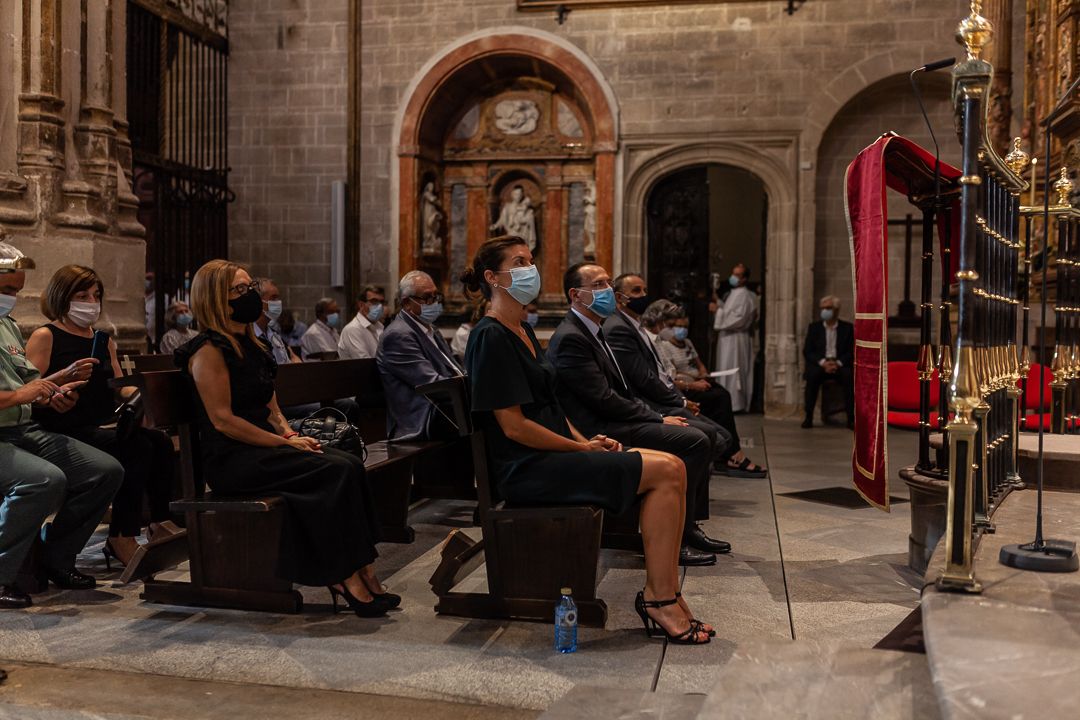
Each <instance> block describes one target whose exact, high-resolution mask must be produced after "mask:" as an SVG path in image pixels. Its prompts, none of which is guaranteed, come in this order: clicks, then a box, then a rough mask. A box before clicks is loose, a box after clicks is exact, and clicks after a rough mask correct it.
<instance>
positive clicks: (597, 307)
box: [589, 287, 615, 318]
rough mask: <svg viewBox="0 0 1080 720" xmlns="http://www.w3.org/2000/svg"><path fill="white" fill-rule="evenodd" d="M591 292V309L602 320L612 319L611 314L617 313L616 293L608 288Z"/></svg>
mask: <svg viewBox="0 0 1080 720" xmlns="http://www.w3.org/2000/svg"><path fill="white" fill-rule="evenodd" d="M590 292H591V293H592V302H591V303H590V304H589V309H590V310H592V311H593V312H594V313H596V314H597V315H599V316H600V317H602V318H606V317H611V314H612V313H614V312H615V291H614V290H612V289H611V288H609V287H608V288H604V289H603V290H590Z"/></svg>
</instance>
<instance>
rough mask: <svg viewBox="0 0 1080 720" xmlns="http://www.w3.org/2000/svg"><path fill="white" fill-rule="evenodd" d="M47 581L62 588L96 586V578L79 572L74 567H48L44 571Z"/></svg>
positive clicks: (76, 588) (82, 588) (77, 588)
mask: <svg viewBox="0 0 1080 720" xmlns="http://www.w3.org/2000/svg"><path fill="white" fill-rule="evenodd" d="M46 577H48V578H49V582H51V583H52V584H53V585H55V586H56V587H58V588H61V589H62V590H93V589H94V588H96V587H97V580H95V579H94V578H92V577H91V576H89V575H86V574H84V573H81V572H79V571H78V570H76V569H75V568H71V569H70V570H56V569H50V570H49V571H48V572H47V573H46Z"/></svg>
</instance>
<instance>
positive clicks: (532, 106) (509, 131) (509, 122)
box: [495, 100, 540, 135]
mask: <svg viewBox="0 0 1080 720" xmlns="http://www.w3.org/2000/svg"><path fill="white" fill-rule="evenodd" d="M539 120H540V108H538V107H537V106H536V103H534V102H533V101H532V100H503V101H502V102H500V103H499V104H498V105H496V106H495V127H497V128H498V129H499V130H501V131H502V132H503V133H504V134H506V135H528V134H530V133H532V132H534V131H535V130H536V123H537V122H538V121H539Z"/></svg>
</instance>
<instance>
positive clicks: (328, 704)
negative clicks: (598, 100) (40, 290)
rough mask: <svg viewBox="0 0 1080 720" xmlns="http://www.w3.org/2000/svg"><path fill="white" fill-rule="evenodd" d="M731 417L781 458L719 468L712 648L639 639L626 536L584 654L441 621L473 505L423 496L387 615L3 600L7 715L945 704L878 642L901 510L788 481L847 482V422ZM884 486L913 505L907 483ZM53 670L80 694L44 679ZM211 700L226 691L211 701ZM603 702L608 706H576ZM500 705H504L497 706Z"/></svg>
mask: <svg viewBox="0 0 1080 720" xmlns="http://www.w3.org/2000/svg"><path fill="white" fill-rule="evenodd" d="M739 425H740V430H741V432H742V434H743V437H744V445H745V446H746V450H747V452H748V453H749V454H750V455H751V457H752V458H753V459H755V460H756V461H758V462H761V463H767V464H768V465H769V467H770V470H771V473H770V478H768V479H761V480H741V479H732V478H727V477H722V476H714V477H713V479H712V487H711V490H712V503H711V511H712V518H711V519H710V520H709V521H708V523H707V524H706V529H707V530H708V532H709V533H710V534H711V535H713V536H715V537H722V538H725V539H729V540H731V541H732V543H733V545H734V552H733V553H732V554H731V555H729V556H722V557H721V558H720V561H719V562H718V563H717V565H716V566H714V567H710V568H691V569H689V570H688V571H687V572H686V573H685V576H684V584H683V590H684V592H685V594H686V597H687V598H688V600H689V601H691V602H692V603H693V605H694V608H695V610H696V612H697V614H698V616H699V617H702V618H705V619H707V620H709V621H710V622H712V623H713V624H715V625H716V626H717V628H718V635H717V637H716V638H715V639H714V640H713V642H712V643H711V644H709V645H708V646H706V647H696V648H687V647H677V646H666V645H665V644H664V643H662V642H658V641H649V640H646V639H645V638H644V636H643V634H642V632H641V628H640V623H639V620H638V618H637V616H636V615H635V614H634V612H633V609H632V606H631V603H632V598H633V595H634V593H635V592H636V591H637V590H638V589H639V588H640V587H641V583H642V579H643V573H642V570H641V560H640V557H638V556H636V555H634V554H632V553H627V552H619V551H604V553H603V557H602V559H601V562H602V568H601V577H602V580H601V583H600V586H599V589H598V593H599V595H600V596H601V597H603V598H605V599H606V600H607V602H608V607H609V620H608V625H607V627H606V628H604V629H602V630H596V629H584V628H583V629H582V630H581V632H580V635H579V650H578V652H577V653H575V654H573V655H568V656H563V655H558V654H557V653H554V652H552V650H551V634H552V630H551V627H550V625H547V624H538V623H523V622H497V621H475V620H465V619H459V618H449V617H440V616H437V615H435V614H434V612H433V610H432V608H433V605H434V597H433V596H432V594H431V592H430V589H429V587H428V584H427V580H428V578H429V577H430V575H431V572H432V570H433V569H434V567H435V565H436V564H437V560H438V550H437V545H438V543H439V542H440V541H441V540H442V539H443V538H444V537H445V536H446V533H447V532H448V531H449V530H450V529H452V528H454V527H464V528H466V531H467V532H471V533H475V532H477V531H476V530H474V529H471V528H468V525H469V520H470V516H471V508H470V507H469V506H468V505H467V504H465V503H458V502H451V501H438V502H427V503H422V504H420V505H418V506H417V507H416V508H415V509H414V513H413V526H414V527H415V528H416V530H417V540H416V542H415V543H413V544H411V545H384V546H381V547H380V551H381V552H382V558H381V559H380V565H381V568H382V573H383V575H384V578H385V579H386V581H387V583H388V584H389V585H391V586H392V588H393V589H394V590H395V591H396V592H399V593H401V594H402V595H403V596H404V602H403V605H402V608H401V610H400V611H397V612H395V613H393V614H392V615H391V616H390V617H388V618H386V619H383V620H374V621H372V620H360V619H358V618H355V617H347V616H345V615H337V616H335V615H332V614H331V613H330V612H329V597H328V596H327V594H326V591H325V590H320V589H307V590H305V600H306V602H307V607H306V609H305V612H304V613H303V614H302V615H298V616H286V615H272V614H253V613H240V612H233V611H225V610H197V609H191V608H178V607H167V606H161V605H149V604H146V603H142V602H141V601H139V599H138V590H139V588H138V587H137V586H116V585H114V584H112V583H109V582H105V583H103V584H102V585H101V586H100V587H99V588H98V589H97V590H96V591H91V592H82V593H77V592H58V593H49V594H45V595H42V596H39V597H38V598H36V605H35V607H34V608H33V609H32V610H30V611H28V612H6V613H3V614H2V615H0V667H5V668H8V670H9V673H10V677H9V679H8V681H7V682H6V683H4V684H3V685H0V720H2V719H3V718H6V717H20V718H21V717H31V716H33V717H42V718H45V717H50V718H51V717H95V718H97V717H108V718H114V717H115V718H120V717H123V718H127V717H156V718H172V717H178V718H179V717H190V715H185V714H184V713H183V712H182V709H183V707H184V703H183V701H182V698H183V697H185V696H186V695H190V696H191V697H192V699H193V700H192V701H193V702H196V701H197V702H198V705H199V707H201V708H203V710H202V712H201V713H199V714H198V715H197V716H199V717H219V716H221V717H225V715H226V714H228V715H230V716H233V715H235V713H234V712H232V711H231V710H230V711H229V712H228V713H226V710H227V709H229V708H231V709H232V710H235V708H236V707H237V705H236V703H241V702H242V698H243V697H244V693H243V692H242V691H240V690H237V688H247V689H248V691H249V693H250V698H251V701H252V703H259V704H260V705H262V702H261V701H260V700H259V699H258V698H266V699H269V698H271V697H273V703H274V705H275V707H290V706H294V707H295V708H296V710H297V711H296V713H294V714H293V715H289V716H290V717H308V716H309V714H310V716H311V717H315V716H316V714H317V716H318V717H345V716H349V713H347V712H343V708H345V707H346V706H350V705H351V706H352V707H353V708H354V709H355V708H357V707H359V708H375V707H378V708H379V711H378V712H377V713H376V715H377V716H378V717H425V718H432V719H434V718H440V717H444V716H445V717H489V716H496V715H497V716H499V717H534V716H536V715H538V714H540V713H546V716H547V717H567V718H569V717H598V716H605V715H607V716H621V717H634V716H635V715H634V712H637V713H638V714H641V715H642V716H644V715H648V714H651V713H654V712H657V711H658V708H662V709H665V715H664V716H665V717H672V718H676V717H696V716H701V717H748V716H751V715H757V716H758V717H770V716H771V714H769V713H766V714H761V713H760V712H757V713H755V712H753V711H752V710H751V707H752V706H754V704H755V703H758V705H759V706H760V703H761V702H762V698H763V696H764V695H766V694H768V695H769V696H770V697H772V696H773V695H774V694H775V691H776V688H777V687H778V683H780V684H783V685H785V686H786V685H791V684H795V685H798V684H802V683H801V682H799V681H797V677H801V678H803V680H805V681H806V682H814V683H818V686H819V687H820V689H821V691H822V693H823V694H822V695H821V698H825V697H828V695H829V694H830V693H828V692H826V691H827V688H828V687H829V686H828V683H838V684H837V685H836V687H837V688H840V689H843V688H847V686H848V685H851V686H852V687H855V686H859V687H863V688H864V689H865V688H867V687H878V688H880V690H881V691H880V692H878V693H876V694H875V693H871V695H872V696H866V697H863V695H860V694H859V693H850V692H848V691H847V690H842V692H845V693H846V695H845V697H846V698H847V700H848V703H849V704H851V705H852V713H853V714H851V715H850V716H851V717H860V716H861V715H860V713H863V712H864V711H865V712H872V714H873V716H874V717H882V718H892V717H895V718H907V717H919V718H922V717H933V714H932V712H931V710H928V709H926V708H922V707H921V706H919V705H918V703H917V702H916V701H915V700H913V699H912V698H915V697H919V696H921V695H920V691H921V690H922V689H925V688H927V687H929V678H928V675H927V674H926V662H925V658H924V656H921V655H914V654H911V653H897V652H891V651H884V650H871V648H872V647H873V645H874V644H875V643H877V642H878V641H879V640H880V639H881V638H882V637H883V636H885V635H886V634H887V633H888V632H889V631H890V630H891V629H893V628H894V627H895V626H896V625H897V624H899V623H900V622H901V621H903V620H904V619H905V618H906V617H907V616H908V615H909V614H910V613H911V612H912V610H913V609H914V608H915V606H916V605H917V603H918V598H919V593H918V590H919V587H920V578H919V577H918V576H916V575H915V574H914V573H912V572H911V571H909V570H908V569H907V568H906V564H905V563H906V548H907V545H906V543H907V539H906V538H907V532H908V514H907V506H906V504H903V503H898V504H896V505H895V506H894V508H893V512H892V513H891V514H886V513H882V512H880V511H878V510H875V509H872V508H870V507H855V508H851V507H845V506H843V505H834V504H826V503H822V502H815V501H812V500H808V499H802V498H799V497H796V496H792V495H790V493H797V492H800V491H807V490H822V489H828V488H834V487H849V486H850V457H851V435H850V433H849V432H847V431H846V430H843V429H837V428H814V429H812V430H802V429H800V428H799V426H798V424H797V423H796V422H793V421H786V420H784V421H780V420H776V421H774V420H763V419H762V418H761V417H760V416H743V417H740V419H739ZM890 442H891V446H890V450H891V452H890V458H891V459H892V460H893V462H894V464H896V467H893V468H891V469H890V475H891V477H893V478H896V477H897V474H896V471H897V470H898V469H899V467H900V465H902V464H906V463H910V461H911V460H912V459H913V458H914V453H915V437H914V436H913V435H910V434H906V433H893V434H891V435H890ZM826 494H827V495H828V493H826ZM892 494H893V495H894V496H898V497H899V498H901V499H905V498H906V496H907V494H906V488H905V487H904V486H903V483H900V482H899V481H897V483H896V486H895V487H894V488H892ZM100 544H101V538H100V536H99V537H98V538H96V541H95V543H94V544H91V546H89V547H88V550H87V553H86V554H85V555H84V557H83V559H82V560H81V561H80V562H81V564H83V565H85V566H86V567H88V568H90V569H91V570H93V571H94V572H98V573H101V574H102V575H103V577H105V578H106V579H108V578H112V577H115V574H113V575H108V574H106V573H104V564H103V562H102V559H101V555H100ZM95 552H96V553H97V554H95ZM482 575H483V570H482V569H481V570H479V571H478V573H477V575H476V576H475V577H474V578H472V581H473V582H478V583H479V582H483V577H482ZM5 661H8V662H5ZM65 673H66V674H67V675H65ZM45 678H48V682H46V680H45ZM80 683H81V684H83V685H85V686H86V687H87V688H88V697H92V698H99V699H102V701H100V702H98V701H95V702H89V701H88V703H87V705H86V707H82V706H80V705H78V704H77V703H76V702H74V701H73V700H72V699H71V698H72V693H71V692H70V688H72V687H76V688H77V687H80ZM845 683H846V684H845ZM59 685H63V686H64V687H66V688H68V689H69V692H68V694H67V695H63V694H57V693H56V692H54V691H53V690H52V688H53V687H58V686H59ZM110 686H113V687H117V688H124V687H140V688H143V689H144V690H145V692H146V693H148V694H150V695H158V696H160V699H161V702H160V703H156V704H154V705H153V707H152V708H148V707H146V706H140V705H139V704H138V703H126V704H125V703H122V702H117V703H115V704H114V705H109V704H108V703H107V702H104V701H103V698H104V697H107V696H108V693H104V690H103V689H104V688H108V687H110ZM155 686H160V687H159V689H157V690H154V689H153V688H154V687H155ZM218 686H220V688H221V690H220V691H219V690H215V689H214V688H215V687H218ZM103 693H104V694H103ZM217 694H220V696H221V697H223V698H228V700H229V702H227V703H222V704H218V703H215V702H208V701H207V698H209V697H213V696H214V695H217ZM927 694H928V693H927ZM145 696H146V695H143V697H145ZM860 698H861V699H860ZM819 699H820V698H819ZM590 702H591V703H593V704H594V706H595V704H596V703H600V705H599V707H602V708H605V709H606V710H609V711H611V712H610V713H608V712H601V713H600V714H599V715H598V714H597V713H595V712H592V713H589V714H582V713H583V712H584V711H585V709H586V708H588V707H590ZM815 703H816V704H815ZM823 703H824V701H821V702H818V701H817V700H815V702H814V703H811V702H807V704H806V708H807V709H809V708H818V710H820V711H821V714H818V713H817V712H812V713H811V714H803V715H801V716H805V717H833V716H835V717H840V716H847V715H845V714H844V713H836V714H834V715H830V714H829V712H828V711H827V710H826V707H827V704H823ZM617 707H618V708H619V712H615V710H616V708H617ZM777 707H780V706H779V705H777ZM30 709H33V712H34V713H39V714H38V715H31V714H30ZM632 710H633V711H634V712H631V711H632ZM24 711H25V712H24ZM492 711H500V712H497V713H495V715H485V713H490V712H492ZM303 713H309V714H303ZM311 713H316V714H311ZM455 713H456V714H455ZM788 716H790V715H788ZM862 716H869V715H865V714H864V715H862ZM267 717H268V718H269V717H275V716H271V715H268V716H267Z"/></svg>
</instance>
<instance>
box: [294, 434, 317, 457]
mask: <svg viewBox="0 0 1080 720" xmlns="http://www.w3.org/2000/svg"><path fill="white" fill-rule="evenodd" d="M285 442H286V443H288V444H289V445H290V446H292V447H294V448H296V449H297V450H303V451H304V452H316V453H321V452H322V444H321V443H320V442H319V441H318V440H316V439H315V438H311V437H305V436H304V435H293V436H292V437H288V438H285Z"/></svg>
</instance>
